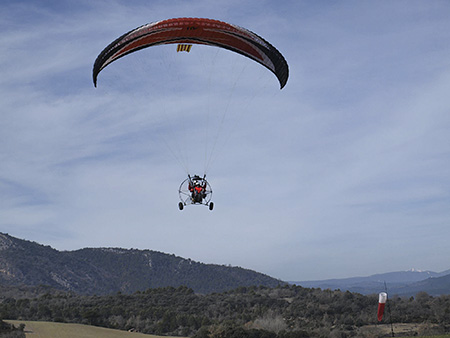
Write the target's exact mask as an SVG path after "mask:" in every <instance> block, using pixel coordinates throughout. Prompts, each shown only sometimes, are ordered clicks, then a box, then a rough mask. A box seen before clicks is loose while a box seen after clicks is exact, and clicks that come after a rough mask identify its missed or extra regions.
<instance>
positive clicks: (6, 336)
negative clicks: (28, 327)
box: [0, 320, 25, 338]
mask: <svg viewBox="0 0 450 338" xmlns="http://www.w3.org/2000/svg"><path fill="white" fill-rule="evenodd" d="M23 329H24V326H23V325H20V326H19V327H15V326H14V325H12V324H8V323H5V322H4V321H3V320H0V337H2V338H25V333H24V332H23Z"/></svg>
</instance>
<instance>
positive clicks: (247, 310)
mask: <svg viewBox="0 0 450 338" xmlns="http://www.w3.org/2000/svg"><path fill="white" fill-rule="evenodd" d="M377 303H378V298H377V295H371V296H363V295H360V294H353V293H350V292H341V291H330V290H324V291H322V290H320V289H306V288H302V287H299V286H287V285H284V286H279V287H276V288H268V287H240V288H237V289H235V290H233V291H227V292H223V293H212V294H207V295H200V294H196V293H194V291H193V290H192V289H189V288H187V287H178V288H173V287H166V288H157V289H148V290H147V291H145V292H136V293H134V294H129V295H126V294H120V293H118V294H115V295H103V296H88V295H84V296H77V295H75V294H71V293H66V292H62V291H52V292H48V293H44V294H42V295H40V296H37V297H35V298H20V297H17V296H16V297H11V290H10V297H8V298H4V299H2V300H1V303H0V318H8V319H19V320H20V319H22V320H44V321H58V322H72V323H84V324H92V325H97V326H104V327H109V328H115V329H123V330H128V329H131V328H134V329H136V330H138V331H140V332H143V333H152V334H158V335H180V336H194V337H197V338H203V337H205V338H206V337H222V338H226V337H239V338H245V337H267V338H275V337H279V338H284V337H286V338H288V337H289V338H294V337H377V336H378V335H377V334H381V333H380V332H381V331H379V330H378V326H377V325H376V324H377V319H376V311H377ZM389 305H390V309H391V313H392V321H393V322H395V323H415V324H417V325H416V327H417V328H416V329H414V330H415V331H414V332H413V331H411V332H405V334H408V335H410V336H411V335H414V334H417V333H421V334H428V335H430V334H437V333H439V334H444V333H446V332H449V331H450V296H440V297H432V296H429V295H428V294H426V293H424V292H422V293H419V294H417V296H416V297H411V298H399V297H392V298H391V300H390V302H389ZM388 318H389V315H388V313H387V314H386V319H388ZM368 325H369V326H370V325H373V326H372V327H370V328H369V327H368ZM377 332H378V333H377ZM397 336H399V335H397Z"/></svg>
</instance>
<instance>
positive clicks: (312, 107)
mask: <svg viewBox="0 0 450 338" xmlns="http://www.w3.org/2000/svg"><path fill="white" fill-rule="evenodd" d="M0 6H1V11H0V28H1V31H2V35H1V36H0V74H2V76H1V78H0V92H1V95H0V106H1V116H2V123H1V124H0V163H1V165H0V231H1V232H7V233H9V234H11V235H13V236H16V237H19V238H24V239H28V240H32V241H36V242H39V243H42V244H45V245H50V246H52V247H54V248H56V249H59V250H74V249H79V248H83V247H124V248H140V249H152V250H158V251H162V252H166V253H173V254H175V255H179V256H182V257H185V258H191V259H194V260H197V261H200V262H204V263H217V264H231V265H235V266H242V267H245V268H250V269H253V270H257V271H260V272H263V273H266V274H268V275H271V276H273V277H277V278H280V279H283V280H311V279H325V278H341V277H351V276H364V275H370V274H375V273H382V272H388V271H397V270H407V269H410V268H416V269H423V270H425V269H428V270H434V271H443V270H446V269H449V268H450V266H449V263H448V259H447V257H449V256H450V246H449V245H448V242H449V239H450V224H449V222H450V170H449V168H450V95H448V93H449V90H450V58H449V57H448V56H449V55H450V22H449V21H448V17H449V14H450V3H448V2H447V1H376V2H375V1H340V2H336V1H284V2H282V3H279V2H277V3H275V2H273V1H246V2H242V1H226V2H213V1H206V0H205V1H181V0H180V1H151V2H149V1H95V2H91V1H77V2H76V4H75V3H74V2H71V1H29V2H27V1H3V2H2V4H1V5H0ZM189 16H191V17H208V18H215V19H219V20H223V21H227V22H230V23H234V24H237V25H240V26H243V27H246V28H248V29H250V30H252V31H254V32H256V33H258V34H259V35H261V36H263V37H264V38H266V39H267V40H268V41H270V42H271V43H272V44H273V45H275V46H276V47H277V48H278V49H279V50H280V51H281V52H282V53H283V55H284V56H285V58H286V59H287V61H288V64H289V67H290V78H289V81H288V83H287V85H286V87H285V88H284V89H283V90H282V91H280V90H279V87H278V83H277V80H276V78H275V77H274V76H273V75H272V74H271V73H270V72H268V71H267V70H266V69H264V68H263V67H261V66H259V65H256V64H255V63H252V62H251V61H248V60H246V59H243V58H242V57H240V58H235V57H234V56H231V55H229V54H230V53H223V54H220V55H219V56H217V59H216V56H215V55H216V54H215V52H214V51H213V52H212V51H211V49H206V50H205V48H203V49H202V48H201V47H200V48H197V49H196V48H195V47H196V46H194V48H193V50H192V51H191V53H189V55H188V54H186V53H184V54H183V55H182V56H183V59H182V60H181V61H179V62H180V63H178V57H179V56H180V55H177V53H175V52H173V51H174V50H173V49H168V48H161V49H160V51H159V50H158V52H155V54H148V53H147V54H145V52H140V53H139V55H136V56H134V57H130V58H127V60H125V59H126V58H124V59H122V60H119V61H117V63H114V64H112V65H110V66H108V67H107V68H106V69H105V70H104V71H102V73H100V76H99V85H98V88H97V89H95V88H94V87H93V84H92V78H91V77H92V74H91V72H92V65H93V63H94V61H95V58H96V57H97V55H98V54H99V53H100V51H101V50H102V49H103V48H104V47H105V46H106V45H107V44H109V43H110V42H111V41H112V40H114V39H115V38H116V37H118V36H120V35H121V34H123V33H124V32H127V31H129V30H131V29H133V28H135V27H137V26H140V25H142V24H145V23H148V22H153V21H157V20H161V19H166V18H172V17H189ZM172 52H173V53H172ZM161 58H164V60H163V61H161ZM211 59H214V62H213V66H214V68H212V69H213V70H210V67H209V63H208V62H210V60H211ZM236 64H237V67H236V68H237V69H238V70H234V67H235V65H236ZM239 67H240V68H239ZM168 68H171V71H172V75H168V72H166V70H167V69H168ZM231 69H233V71H231ZM233 72H234V74H233ZM241 73H242V74H243V75H241ZM212 74H214V76H212ZM211 78H214V81H210V79H211ZM202 81H203V82H202ZM206 81H209V82H206ZM186 83H188V84H189V86H188V87H190V88H189V90H184V89H183V88H184V87H185V84H186ZM205 83H209V84H210V85H211V86H209V85H208V86H205ZM201 84H203V85H201ZM226 86H227V87H228V89H224V88H225V87H226ZM205 87H208V88H209V89H208V90H206V91H203V90H198V88H205ZM230 88H231V89H230ZM205 102H206V104H205ZM180 107H182V108H180ZM224 111H225V112H226V117H227V119H226V122H225V123H223V127H224V128H223V130H224V131H222V130H220V131H218V134H219V136H220V138H221V139H220V143H218V144H219V146H218V147H217V151H216V152H215V153H214V158H213V161H212V163H211V166H210V167H209V170H208V178H209V181H210V183H211V185H212V187H213V190H214V195H213V200H214V202H215V210H214V211H213V212H209V211H208V210H207V208H204V207H188V208H186V209H185V210H183V212H180V211H179V210H178V208H177V203H178V196H177V189H178V186H179V184H180V182H181V181H182V180H183V179H184V178H185V176H186V173H185V170H184V168H183V166H181V165H180V163H179V162H180V156H181V155H179V154H178V155H177V151H176V148H177V147H178V145H181V146H182V147H184V148H182V153H181V154H188V155H189V156H188V159H189V169H190V171H191V170H192V171H196V170H200V171H201V170H202V169H198V167H197V166H196V164H197V163H198V162H201V158H202V156H203V154H204V147H203V145H202V146H201V147H200V146H198V144H197V143H196V142H195V139H192V137H191V135H192V134H191V131H192V129H194V130H195V128H197V123H195V122H196V121H202V120H204V118H205V116H208V118H211V119H217V118H218V120H217V121H219V122H218V123H219V124H220V123H221V122H220V120H221V116H222V113H223V112H224ZM216 113H217V114H216ZM217 121H216V122H217ZM199 128H200V127H199ZM183 149H184V150H183ZM173 155H175V156H173ZM177 156H178V157H177ZM181 161H184V159H181ZM192 173H195V172H192Z"/></svg>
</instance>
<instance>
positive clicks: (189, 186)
mask: <svg viewBox="0 0 450 338" xmlns="http://www.w3.org/2000/svg"><path fill="white" fill-rule="evenodd" d="M178 195H179V196H180V200H181V202H179V203H178V208H179V209H180V210H183V209H184V207H185V206H186V205H188V204H198V205H200V204H202V205H206V206H207V207H209V210H213V208H214V203H213V202H211V197H212V189H211V186H210V185H209V183H208V181H207V180H206V178H205V176H203V177H200V176H198V175H194V176H193V177H191V176H190V175H189V176H188V178H186V179H185V180H184V181H183V182H182V183H181V184H180V188H179V189H178Z"/></svg>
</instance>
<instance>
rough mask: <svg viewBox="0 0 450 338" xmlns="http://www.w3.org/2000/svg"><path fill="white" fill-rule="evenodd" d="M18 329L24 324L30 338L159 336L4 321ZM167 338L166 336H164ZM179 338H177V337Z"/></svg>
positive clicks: (77, 326)
mask: <svg viewBox="0 0 450 338" xmlns="http://www.w3.org/2000/svg"><path fill="white" fill-rule="evenodd" d="M5 321H6V322H8V323H11V324H13V325H15V326H16V327H18V326H19V325H20V324H25V335H26V337H27V338H28V337H30V338H49V337H58V338H130V337H134V338H141V337H142V338H157V337H159V336H155V335H150V334H143V333H138V332H127V331H121V330H113V329H107V328H103V327H97V326H90V325H82V324H70V323H54V322H37V321H27V320H5ZM165 338H167V336H165ZM178 338H179V337H178Z"/></svg>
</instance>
